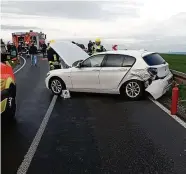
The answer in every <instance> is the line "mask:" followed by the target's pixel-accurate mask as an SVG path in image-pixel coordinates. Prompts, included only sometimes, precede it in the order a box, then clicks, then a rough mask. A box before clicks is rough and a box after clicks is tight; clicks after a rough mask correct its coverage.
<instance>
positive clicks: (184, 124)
mask: <svg viewBox="0 0 186 174" xmlns="http://www.w3.org/2000/svg"><path fill="white" fill-rule="evenodd" d="M149 99H150V100H151V101H152V102H153V103H154V104H156V105H157V106H159V107H160V108H161V109H162V110H163V111H164V112H166V113H167V114H168V115H169V116H170V117H171V118H173V119H174V120H176V121H177V122H178V123H179V124H180V125H182V126H183V127H184V128H185V129H186V122H184V121H183V120H181V119H180V118H179V117H178V116H177V115H171V112H170V110H168V109H167V108H166V107H165V106H163V105H162V104H161V103H159V102H158V101H156V100H153V99H152V98H149Z"/></svg>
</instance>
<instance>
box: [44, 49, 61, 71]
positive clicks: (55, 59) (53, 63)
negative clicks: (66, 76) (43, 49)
mask: <svg viewBox="0 0 186 174" xmlns="http://www.w3.org/2000/svg"><path fill="white" fill-rule="evenodd" d="M47 58H48V63H49V67H50V70H54V69H61V62H60V57H59V55H58V54H57V53H56V52H55V51H54V49H53V48H51V47H50V46H49V47H48V48H47Z"/></svg>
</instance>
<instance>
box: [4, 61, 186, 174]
mask: <svg viewBox="0 0 186 174" xmlns="http://www.w3.org/2000/svg"><path fill="white" fill-rule="evenodd" d="M47 72H48V64H47V61H46V60H40V61H39V66H38V67H31V66H30V60H27V63H26V65H25V67H24V68H22V69H21V70H20V71H19V72H18V73H17V74H16V82H17V103H18V107H17V114H16V120H15V121H14V122H12V123H10V122H3V123H2V144H1V146H2V151H1V152H2V159H1V160H2V166H1V167H2V174H15V173H16V172H17V170H18V168H19V166H20V165H21V163H22V161H23V159H24V156H25V155H26V153H27V152H28V149H29V147H30V145H31V143H32V141H33V139H34V137H35V135H36V133H37V131H38V129H39V128H40V125H41V122H42V120H43V118H44V117H45V114H46V112H47V109H48V107H49V105H50V103H51V100H52V98H53V96H52V94H51V92H50V91H48V90H47V89H46V88H45V85H44V79H45V76H46V73H47ZM71 95H72V96H71V98H70V99H63V98H60V97H58V98H57V100H56V103H55V106H54V108H53V111H52V113H51V115H50V118H49V121H48V124H47V126H46V129H45V131H44V134H43V136H42V138H41V141H40V142H39V145H38V147H37V150H36V152H35V154H34V156H33V158H32V161H31V164H30V165H29V168H28V170H27V173H28V174H40V173H43V174H68V173H70V174H71V173H72V174H79V173H81V174H82V173H89V174H90V173H91V174H92V173H93V174H94V173H95V174H98V173H100V174H112V173H117V174H120V173H121V174H140V173H145V174H151V173H152V174H164V173H166V174H172V173H177V174H185V173H186V129H185V128H184V127H182V126H181V125H180V124H179V123H177V122H176V121H175V120H174V119H172V118H171V117H170V116H169V115H168V114H167V113H165V112H164V111H163V110H161V109H160V108H159V107H158V106H157V105H155V104H154V103H153V102H151V101H150V100H144V101H139V102H129V101H125V100H123V99H121V98H120V97H119V96H113V95H98V94H82V93H73V94H71Z"/></svg>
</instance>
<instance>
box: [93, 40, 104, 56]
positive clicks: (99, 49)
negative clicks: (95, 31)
mask: <svg viewBox="0 0 186 174" xmlns="http://www.w3.org/2000/svg"><path fill="white" fill-rule="evenodd" d="M104 51H106V49H105V48H104V47H103V45H101V40H100V39H99V38H97V39H96V40H95V44H93V46H92V52H91V54H96V53H99V52H104Z"/></svg>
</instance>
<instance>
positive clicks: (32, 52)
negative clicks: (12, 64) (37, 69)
mask: <svg viewBox="0 0 186 174" xmlns="http://www.w3.org/2000/svg"><path fill="white" fill-rule="evenodd" d="M29 53H30V57H31V65H35V66H37V47H36V46H35V45H34V43H32V45H31V47H30V49H29Z"/></svg>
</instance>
